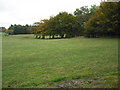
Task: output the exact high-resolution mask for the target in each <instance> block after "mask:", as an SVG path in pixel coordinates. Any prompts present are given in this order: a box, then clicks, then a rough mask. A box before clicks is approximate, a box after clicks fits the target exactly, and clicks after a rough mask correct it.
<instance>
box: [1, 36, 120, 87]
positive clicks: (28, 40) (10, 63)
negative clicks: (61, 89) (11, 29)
mask: <svg viewBox="0 0 120 90" xmlns="http://www.w3.org/2000/svg"><path fill="white" fill-rule="evenodd" d="M2 42H3V54H2V55H3V61H2V62H3V88H7V87H10V88H11V87H12V88H18V87H19V88H21V87H23V88H26V87H27V88H42V87H44V88H48V87H49V88H50V87H57V85H58V84H60V83H64V82H65V81H71V80H77V79H86V78H90V79H96V78H99V79H98V81H97V82H100V83H101V84H100V85H96V86H95V85H93V84H88V83H85V84H82V85H83V86H84V87H117V83H118V80H117V74H118V72H117V65H118V40H117V39H116V38H84V37H77V38H71V39H45V40H44V39H35V38H34V35H11V36H3V41H2Z"/></svg>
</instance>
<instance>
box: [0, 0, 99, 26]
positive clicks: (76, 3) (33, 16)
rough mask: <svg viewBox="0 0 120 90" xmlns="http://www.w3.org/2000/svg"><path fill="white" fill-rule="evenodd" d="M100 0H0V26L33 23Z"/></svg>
mask: <svg viewBox="0 0 120 90" xmlns="http://www.w3.org/2000/svg"><path fill="white" fill-rule="evenodd" d="M100 1H101V0H0V27H6V28H8V27H9V26H10V25H11V24H21V25H25V24H29V25H30V24H33V23H34V22H38V21H40V20H41V19H48V18H49V17H50V16H53V15H56V14H58V13H59V12H61V11H66V12H68V13H73V12H74V11H75V10H76V8H80V7H81V6H91V5H93V4H95V5H99V4H100Z"/></svg>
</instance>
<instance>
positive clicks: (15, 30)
mask: <svg viewBox="0 0 120 90" xmlns="http://www.w3.org/2000/svg"><path fill="white" fill-rule="evenodd" d="M7 31H12V33H10V34H30V33H31V31H32V29H31V26H29V25H27V24H26V25H25V26H24V25H16V24H15V25H11V26H10V27H9V28H8V30H7Z"/></svg>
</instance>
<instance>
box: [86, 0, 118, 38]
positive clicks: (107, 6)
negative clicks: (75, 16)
mask: <svg viewBox="0 0 120 90" xmlns="http://www.w3.org/2000/svg"><path fill="white" fill-rule="evenodd" d="M119 7H120V4H118V3H117V2H114V3H111V2H107V3H101V5H100V8H99V9H98V10H97V11H96V13H95V15H94V16H92V17H91V18H90V19H89V20H88V21H87V23H86V25H85V31H84V33H85V34H86V36H87V37H98V36H99V37H100V36H117V35H118V29H119V28H118V24H119V21H120V18H119V17H118V8H119Z"/></svg>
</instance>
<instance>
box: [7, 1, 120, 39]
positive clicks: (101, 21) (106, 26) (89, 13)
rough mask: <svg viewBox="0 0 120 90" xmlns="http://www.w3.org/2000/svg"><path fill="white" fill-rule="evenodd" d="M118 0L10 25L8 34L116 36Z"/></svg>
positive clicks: (64, 36) (60, 36)
mask: <svg viewBox="0 0 120 90" xmlns="http://www.w3.org/2000/svg"><path fill="white" fill-rule="evenodd" d="M119 7H120V4H119V3H118V2H102V3H100V6H96V5H92V6H91V7H90V8H88V7H87V6H83V7H80V8H78V9H76V10H75V11H74V13H73V14H70V13H68V12H60V13H59V14H57V15H56V16H51V17H50V19H43V20H41V21H40V22H35V23H34V25H32V26H30V25H25V26H22V25H16V24H15V25H11V26H10V27H9V28H8V30H7V32H9V33H10V34H30V33H34V34H35V36H36V38H42V39H44V38H45V37H46V36H49V38H55V37H56V36H57V38H72V37H77V36H86V37H103V36H118V24H119V22H120V19H119V18H120V17H119V14H118V10H119Z"/></svg>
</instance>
